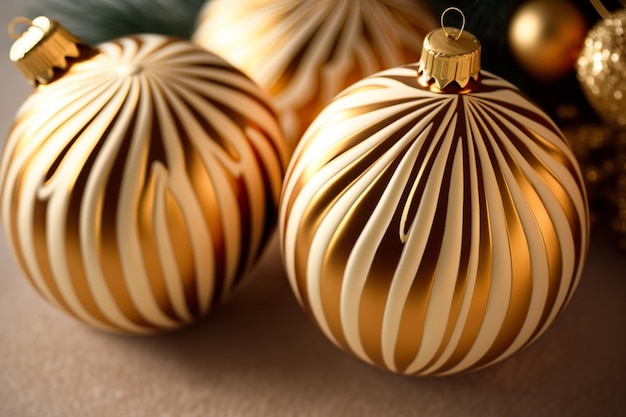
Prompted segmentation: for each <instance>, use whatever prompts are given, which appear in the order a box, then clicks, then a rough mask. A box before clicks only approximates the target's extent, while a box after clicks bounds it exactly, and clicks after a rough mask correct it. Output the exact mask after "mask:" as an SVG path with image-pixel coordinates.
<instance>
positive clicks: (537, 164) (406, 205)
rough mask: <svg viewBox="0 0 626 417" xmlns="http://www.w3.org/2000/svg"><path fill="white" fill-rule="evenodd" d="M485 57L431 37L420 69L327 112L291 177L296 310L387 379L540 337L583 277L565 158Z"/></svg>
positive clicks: (400, 73) (288, 204)
mask: <svg viewBox="0 0 626 417" xmlns="http://www.w3.org/2000/svg"><path fill="white" fill-rule="evenodd" d="M455 10H458V9H455ZM444 13H445V12H444ZM463 22H464V20H463ZM442 26H444V24H443V15H442ZM480 55H481V47H480V44H479V43H478V41H477V39H476V38H475V37H474V36H473V35H471V34H469V33H467V32H466V31H465V32H464V31H463V30H462V28H461V30H458V29H453V28H450V27H445V28H442V29H438V30H435V31H433V32H431V33H430V34H429V35H427V37H426V39H425V41H424V47H423V50H422V58H421V59H420V62H419V63H416V64H412V65H407V66H401V67H396V68H392V69H388V70H385V71H382V72H379V73H376V74H374V75H371V76H369V77H366V78H364V79H363V80H361V81H359V82H357V83H355V84H353V85H352V86H350V87H348V88H347V89H346V90H344V91H343V92H342V93H340V94H339V95H338V96H337V97H336V98H335V100H333V101H332V102H331V103H330V104H329V105H328V106H327V107H325V108H324V110H323V111H322V112H321V113H320V115H319V116H318V117H317V118H316V119H315V120H314V121H313V123H312V124H311V125H310V127H309V129H308V130H307V131H306V133H305V134H304V136H303V138H302V139H301V142H300V144H299V146H298V147H297V148H296V151H295V154H294V155H293V157H292V159H291V163H290V165H289V168H288V170H287V175H286V178H285V183H284V186H283V193H282V196H281V203H280V217H279V230H280V238H281V250H282V253H283V258H284V260H285V265H286V270H287V274H288V276H289V279H290V283H291V287H292V289H293V290H294V293H295V294H296V297H297V299H298V301H299V302H300V304H301V305H302V307H303V308H304V309H305V311H307V313H308V314H309V315H310V316H311V317H312V319H313V320H314V321H315V322H316V323H317V324H318V326H319V328H320V329H321V330H322V331H323V333H324V334H325V335H326V336H327V337H328V338H329V339H330V340H331V341H332V342H333V343H335V344H336V345H338V346H339V347H341V348H342V349H344V350H346V351H347V352H349V353H351V354H353V355H355V356H356V357H358V358H360V359H361V360H363V361H365V362H367V363H370V364H373V365H376V366H379V367H381V368H383V369H387V370H390V371H393V372H398V373H402V374H408V375H445V374H453V373H457V372H463V371H469V370H475V369H479V368H482V367H485V366H488V365H490V364H493V363H496V362H498V361H500V360H502V359H504V358H506V357H508V356H510V355H512V354H513V353H515V352H516V351H518V350H520V349H523V348H524V347H526V346H528V345H529V344H530V343H532V342H533V341H534V340H536V339H537V338H538V337H539V336H540V335H541V334H542V333H543V332H544V331H545V330H546V329H547V328H549V326H550V325H551V323H552V322H553V321H554V319H555V318H556V317H557V315H558V314H559V313H560V312H561V311H562V309H563V307H564V306H565V305H566V304H567V302H568V301H569V300H570V299H571V297H572V295H573V293H574V290H575V288H576V286H577V284H578V281H579V278H580V275H581V273H582V270H583V266H584V260H585V257H586V252H587V246H588V238H589V233H588V229H589V213H588V206H587V199H586V193H585V187H584V182H583V178H582V175H581V172H580V170H579V166H578V163H577V160H576V158H575V156H574V153H573V152H572V150H571V148H570V146H569V144H568V142H567V140H566V139H565V137H564V136H563V134H562V132H561V131H560V130H559V128H558V127H557V126H556V125H555V123H554V122H553V121H552V120H551V119H550V118H549V117H548V116H547V115H546V114H545V113H544V112H543V111H542V110H541V109H540V108H539V107H537V106H536V105H535V104H534V103H533V102H531V101H530V100H529V99H528V98H527V96H526V95H525V94H523V93H522V92H521V91H520V90H518V89H517V88H516V87H515V86H513V85H512V84H510V83H509V82H507V81H505V80H504V79H502V78H500V77H498V76H495V75H493V74H491V73H489V72H486V71H481V70H480Z"/></svg>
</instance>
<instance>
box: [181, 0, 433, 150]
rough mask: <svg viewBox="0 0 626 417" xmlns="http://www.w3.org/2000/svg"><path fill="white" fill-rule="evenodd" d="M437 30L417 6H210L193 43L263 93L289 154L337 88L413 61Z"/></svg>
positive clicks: (330, 1) (246, 2) (389, 2)
mask: <svg viewBox="0 0 626 417" xmlns="http://www.w3.org/2000/svg"><path fill="white" fill-rule="evenodd" d="M436 24H437V22H436V19H435V18H434V17H433V15H432V14H431V12H430V10H429V9H428V8H427V7H426V5H425V4H424V2H423V1H421V0H299V1H293V0H278V1H276V0H271V1H270V0H211V1H209V2H207V3H206V6H205V8H204V9H203V11H202V12H201V14H200V17H199V19H198V22H197V28H196V30H195V33H194V35H193V40H195V41H196V42H198V43H199V44H200V45H202V46H204V47H206V48H208V49H209V50H212V51H215V52H216V53H218V54H219V55H221V56H224V57H225V58H226V59H227V60H228V61H230V62H232V63H233V64H234V65H235V66H237V67H239V68H240V69H242V70H243V71H244V72H245V73H247V74H248V75H249V76H250V77H251V78H252V79H254V80H256V81H257V82H258V83H259V84H260V85H261V86H262V87H263V88H265V89H267V90H268V91H269V93H270V95H271V96H272V98H273V100H274V103H275V104H276V106H277V108H278V112H279V116H280V122H281V126H282V128H283V131H284V133H285V137H286V140H287V142H288V145H289V148H290V150H293V148H294V147H295V145H296V143H297V141H298V140H299V139H300V137H301V136H302V133H303V132H304V130H305V129H306V128H307V127H308V125H309V124H310V123H311V121H312V120H313V118H314V117H315V116H316V115H317V114H318V113H319V111H320V110H321V109H322V108H323V107H324V106H325V105H326V104H327V103H328V102H329V101H330V100H331V99H332V97H334V96H335V95H336V94H337V93H339V92H340V91H341V90H342V89H344V88H345V87H347V86H348V85H350V84H352V83H353V82H355V81H357V80H359V79H361V78H363V77H364V76H365V75H369V74H371V73H374V72H376V71H379V70H382V69H384V68H389V67H393V66H396V65H400V64H404V63H410V62H415V61H416V60H417V59H418V58H419V53H420V49H421V43H422V39H423V37H424V35H425V34H426V33H428V32H429V31H430V30H432V29H434V28H435V26H436Z"/></svg>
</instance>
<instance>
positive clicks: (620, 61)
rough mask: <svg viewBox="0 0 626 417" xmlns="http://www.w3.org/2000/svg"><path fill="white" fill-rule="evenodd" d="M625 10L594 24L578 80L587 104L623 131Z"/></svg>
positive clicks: (580, 61)
mask: <svg viewBox="0 0 626 417" xmlns="http://www.w3.org/2000/svg"><path fill="white" fill-rule="evenodd" d="M625 30H626V9H622V10H619V11H617V12H614V13H612V14H610V15H609V16H608V17H607V18H606V19H603V20H602V21H600V22H599V23H598V24H596V25H595V26H594V27H593V28H592V29H591V30H590V31H589V34H588V36H587V38H586V39H585V43H584V47H583V49H582V51H581V53H580V57H579V58H578V62H577V66H576V70H577V76H578V80H579V81H580V84H581V86H582V90H583V93H584V94H585V96H586V97H587V100H588V101H589V104H590V105H591V106H592V107H593V108H594V109H595V110H596V111H597V112H598V114H599V116H600V117H601V118H602V119H603V120H605V121H606V122H608V123H611V124H614V125H617V126H621V127H626V35H625V34H624V31H625Z"/></svg>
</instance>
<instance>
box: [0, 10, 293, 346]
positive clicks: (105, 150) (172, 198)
mask: <svg viewBox="0 0 626 417" xmlns="http://www.w3.org/2000/svg"><path fill="white" fill-rule="evenodd" d="M11 57H12V59H14V61H15V62H16V64H17V66H18V67H19V68H20V70H22V72H23V73H24V75H25V76H26V78H27V79H28V80H29V81H31V82H32V83H33V84H35V89H34V91H33V92H32V94H31V95H30V96H29V97H28V98H27V100H26V101H25V102H24V103H23V105H22V106H21V108H20V109H19V111H18V114H17V117H16V119H15V122H14V125H13V127H12V130H11V131H10V133H9V136H8V138H7V140H6V143H5V147H4V151H3V154H2V159H1V160H0V219H1V221H2V224H3V226H4V232H5V233H6V237H7V240H8V242H9V243H10V245H11V247H12V250H13V252H14V255H15V256H16V258H17V260H18V261H19V263H20V265H21V266H22V269H23V270H24V272H25V274H26V276H27V277H28V279H29V280H30V282H31V284H32V285H33V286H34V287H35V288H36V289H37V290H38V291H39V293H41V295H42V296H43V297H44V298H46V299H47V300H49V301H50V302H51V303H52V304H54V305H55V306H57V307H59V308H61V309H63V310H65V311H67V312H69V313H70V314H72V315H73V316H74V317H76V318H77V319H79V320H81V321H83V322H85V323H87V324H89V325H91V326H94V327H96V328H99V329H104V330H109V331H115V332H128V333H153V332H160V331H165V330H171V329H176V328H179V327H181V326H184V325H187V324H189V323H192V322H193V321H195V320H196V319H199V318H200V317H203V316H205V315H206V314H208V312H209V311H210V310H211V308H212V307H213V306H215V305H216V304H217V303H219V302H221V301H223V300H225V299H226V298H227V297H228V296H229V294H230V293H231V292H232V290H233V288H235V286H236V285H237V284H238V282H240V280H241V278H242V277H243V275H244V274H245V272H246V270H247V269H248V268H249V267H250V265H251V264H252V263H253V262H254V261H255V259H257V257H258V256H259V253H260V251H261V250H262V249H263V246H264V244H265V242H266V241H267V239H268V237H269V235H270V233H271V232H272V230H273V227H274V224H275V218H276V208H277V205H278V197H279V192H280V187H281V183H282V177H283V173H284V166H285V165H286V159H287V153H286V148H285V146H284V142H283V137H282V133H281V130H280V126H279V125H278V121H277V119H276V116H275V113H274V112H273V110H272V107H271V105H270V99H269V97H268V96H267V94H266V93H265V92H263V91H262V90H261V89H260V88H259V87H258V85H256V84H255V83H254V82H253V81H252V80H250V79H249V78H248V77H247V76H245V75H244V74H243V73H242V72H241V71H239V70H237V69H236V68H234V67H233V66H232V65H230V64H229V63H227V62H226V61H225V60H224V59H223V58H221V57H219V56H217V55H214V54H212V53H210V52H208V51H206V50H205V49H204V48H201V47H200V46H198V45H196V44H195V43H192V42H189V41H184V40H181V39H176V38H172V37H167V36H161V35H149V34H146V35H133V36H127V37H122V38H119V39H115V40H112V41H109V42H105V43H102V44H100V45H98V46H96V47H94V48H91V47H88V46H85V45H82V44H81V43H80V41H78V40H77V39H76V38H75V37H73V36H71V35H70V34H68V33H67V32H66V31H65V30H64V29H63V28H62V26H60V25H59V24H58V23H56V22H54V21H52V20H50V19H48V18H46V17H38V18H36V19H34V20H33V21H32V23H31V24H30V26H29V28H28V29H27V30H26V31H25V32H24V33H23V34H22V35H21V36H20V37H18V39H17V40H16V41H15V43H14V45H13V48H12V50H11Z"/></svg>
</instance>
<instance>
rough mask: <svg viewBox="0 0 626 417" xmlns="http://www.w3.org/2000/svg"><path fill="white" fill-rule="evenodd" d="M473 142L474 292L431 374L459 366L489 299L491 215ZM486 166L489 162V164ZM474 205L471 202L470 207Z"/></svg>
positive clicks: (481, 320)
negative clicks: (455, 336) (452, 344)
mask: <svg viewBox="0 0 626 417" xmlns="http://www.w3.org/2000/svg"><path fill="white" fill-rule="evenodd" d="M473 138H474V141H473V142H472V147H473V149H474V152H473V154H474V156H475V161H476V169H475V171H474V173H475V174H476V183H477V185H478V188H477V189H476V190H475V192H474V193H470V195H469V197H470V198H472V200H473V201H476V200H477V201H476V203H477V205H478V210H477V211H476V212H472V217H475V216H478V230H473V228H472V233H478V235H479V236H478V246H479V248H478V255H477V259H478V266H477V270H476V277H475V278H476V280H475V283H474V291H473V294H472V300H471V304H470V307H469V311H468V314H467V319H466V322H465V325H464V327H463V332H462V334H461V337H460V338H459V341H458V342H457V346H456V348H455V349H454V351H453V352H452V354H451V355H450V357H449V358H448V360H446V361H445V363H443V364H442V365H441V366H440V367H439V368H438V369H434V370H432V371H431V373H432V374H435V373H439V372H446V371H448V370H450V369H452V368H454V367H455V366H456V365H458V364H459V363H460V362H461V361H462V360H463V359H464V358H465V357H466V356H467V354H468V353H469V351H470V350H471V349H472V347H473V346H474V343H475V342H476V338H477V337H478V332H479V331H480V328H481V326H482V324H483V321H484V318H485V313H486V311H487V304H488V302H489V293H490V290H491V280H492V278H493V276H492V273H493V271H492V265H493V236H492V234H491V217H490V214H489V208H488V206H487V200H486V198H487V197H486V189H485V182H484V179H483V167H482V164H481V160H480V156H479V153H478V150H477V149H476V143H475V141H476V140H480V139H481V138H482V135H481V134H474V135H473ZM488 165H489V164H488ZM473 206H475V204H472V207H473Z"/></svg>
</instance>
